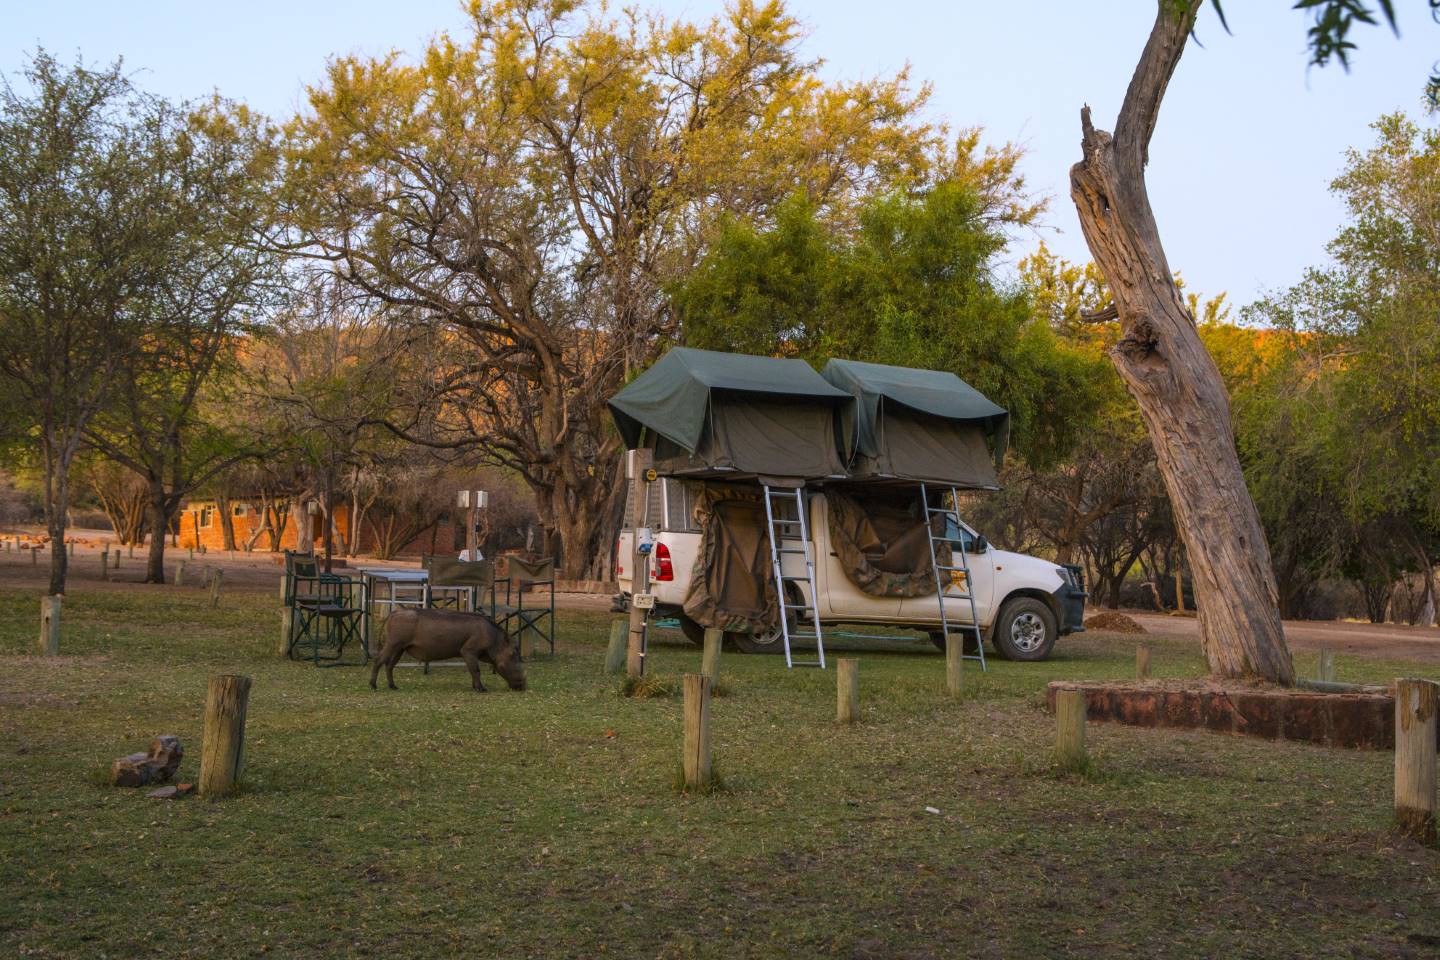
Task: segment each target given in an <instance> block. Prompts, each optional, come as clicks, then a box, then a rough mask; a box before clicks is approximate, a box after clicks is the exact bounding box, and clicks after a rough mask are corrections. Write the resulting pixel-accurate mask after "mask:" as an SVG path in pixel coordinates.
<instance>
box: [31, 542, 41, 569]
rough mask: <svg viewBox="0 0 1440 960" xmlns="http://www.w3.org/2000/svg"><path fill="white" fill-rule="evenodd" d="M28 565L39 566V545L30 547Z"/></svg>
mask: <svg viewBox="0 0 1440 960" xmlns="http://www.w3.org/2000/svg"><path fill="white" fill-rule="evenodd" d="M30 566H32V567H38V566H40V548H39V547H36V546H32V547H31V548H30Z"/></svg>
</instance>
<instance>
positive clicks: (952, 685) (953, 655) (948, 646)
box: [945, 633, 965, 697]
mask: <svg viewBox="0 0 1440 960" xmlns="http://www.w3.org/2000/svg"><path fill="white" fill-rule="evenodd" d="M964 667H965V638H964V637H963V636H961V635H960V634H958V633H947V634H945V692H946V693H948V694H949V695H950V696H952V697H958V696H960V693H961V691H962V690H963V689H964V680H965V673H964Z"/></svg>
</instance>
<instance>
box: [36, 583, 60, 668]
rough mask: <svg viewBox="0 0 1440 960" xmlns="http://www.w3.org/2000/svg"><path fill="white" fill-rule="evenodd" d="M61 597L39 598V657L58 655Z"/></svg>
mask: <svg viewBox="0 0 1440 960" xmlns="http://www.w3.org/2000/svg"><path fill="white" fill-rule="evenodd" d="M62 599H64V598H63V597H41V598H40V655H41V656H42V657H58V656H59V655H60V601H61V600H62Z"/></svg>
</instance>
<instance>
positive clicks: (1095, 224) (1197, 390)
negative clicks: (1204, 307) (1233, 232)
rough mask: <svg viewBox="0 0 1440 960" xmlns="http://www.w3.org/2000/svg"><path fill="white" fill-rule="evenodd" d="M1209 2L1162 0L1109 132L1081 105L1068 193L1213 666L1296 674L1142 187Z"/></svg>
mask: <svg viewBox="0 0 1440 960" xmlns="http://www.w3.org/2000/svg"><path fill="white" fill-rule="evenodd" d="M1200 6H1201V0H1179V2H1177V0H1160V2H1159V3H1158V7H1159V12H1158V15H1157V17H1156V20H1155V26H1154V27H1153V29H1152V30H1151V32H1150V39H1149V41H1148V42H1147V43H1146V44H1145V51H1144V53H1142V54H1141V56H1140V63H1139V65H1138V66H1137V67H1136V68H1135V74H1134V76H1133V77H1132V78H1131V80H1130V87H1129V89H1128V90H1126V92H1125V102H1124V104H1123V106H1122V107H1121V108H1120V117H1119V119H1118V120H1117V121H1116V124H1115V133H1114V135H1113V136H1112V135H1111V134H1109V133H1106V132H1105V131H1103V130H1096V129H1095V128H1094V126H1092V124H1091V122H1090V108H1089V107H1088V106H1087V107H1085V108H1084V109H1083V110H1082V111H1081V114H1080V122H1081V126H1082V127H1083V130H1084V137H1083V139H1082V141H1081V145H1082V149H1083V153H1084V159H1083V160H1081V161H1080V162H1079V163H1077V164H1076V165H1075V166H1074V167H1072V168H1071V170H1070V195H1071V197H1072V198H1073V199H1074V201H1075V206H1076V209H1077V211H1078V212H1079V215H1080V226H1081V229H1082V230H1083V231H1084V233H1085V241H1086V243H1087V244H1088V245H1089V247H1090V253H1091V254H1092V255H1093V256H1094V257H1095V262H1096V264H1097V265H1098V266H1099V267H1100V270H1101V272H1102V273H1103V274H1104V275H1105V280H1106V282H1107V284H1108V285H1109V287H1110V292H1111V294H1112V296H1113V297H1114V304H1115V305H1114V307H1112V308H1110V309H1109V310H1107V311H1105V312H1103V313H1102V314H1101V315H1100V316H1099V317H1097V318H1096V319H1119V321H1120V326H1121V332H1122V334H1123V336H1122V339H1121V340H1120V342H1119V343H1117V344H1116V345H1115V346H1114V347H1113V348H1112V349H1111V352H1110V357H1111V359H1112V360H1113V361H1114V363H1115V368H1116V370H1117V371H1119V373H1120V377H1121V379H1122V380H1123V381H1124V382H1125V385H1126V387H1127V388H1128V389H1129V391H1130V395H1131V396H1133V397H1134V398H1135V402H1136V403H1137V404H1138V405H1139V407H1140V413H1141V416H1142V418H1143V419H1144V421H1145V426H1146V429H1147V431H1148V432H1149V435H1150V439H1151V441H1152V443H1154V445H1155V454H1156V459H1157V461H1158V463H1159V467H1160V474H1161V476H1162V477H1163V478H1164V481H1165V488H1166V490H1167V491H1168V492H1169V494H1170V503H1171V505H1172V506H1173V507H1174V511H1175V522H1176V527H1177V528H1178V530H1179V531H1180V534H1181V537H1182V538H1183V540H1184V543H1185V549H1186V551H1187V553H1188V554H1189V557H1190V575H1191V578H1192V582H1193V589H1194V593H1195V602H1196V606H1197V608H1198V609H1199V615H1200V616H1199V620H1200V635H1201V641H1202V643H1203V645H1204V648H1205V656H1206V658H1207V659H1208V660H1209V662H1210V670H1211V672H1212V673H1213V674H1215V675H1217V676H1222V677H1260V678H1263V679H1266V680H1271V681H1274V682H1276V683H1281V684H1287V685H1288V684H1291V683H1293V682H1294V680H1295V669H1294V665H1293V664H1292V663H1291V660H1290V651H1289V648H1288V647H1286V645H1285V635H1284V633H1283V631H1282V629H1281V625H1280V611H1279V607H1278V593H1277V590H1276V587H1275V573H1274V570H1273V569H1272V567H1271V564H1270V548H1269V545H1268V544H1267V543H1266V540H1265V533H1264V531H1263V530H1262V529H1261V526H1260V517H1259V514H1258V512H1257V511H1256V509H1255V503H1254V501H1253V500H1251V498H1250V493H1249V491H1248V490H1247V489H1246V487H1245V478H1244V477H1243V475H1242V474H1241V472H1240V461H1239V459H1238V457H1237V456H1236V454H1235V437H1234V434H1233V432H1232V430H1231V425H1230V403H1229V398H1228V397H1227V396H1226V393H1225V386H1224V384H1223V383H1222V382H1221V379H1220V372H1219V371H1218V370H1217V369H1216V367H1215V363H1214V361H1213V360H1212V359H1211V358H1210V355H1209V354H1208V353H1207V352H1206V351H1205V346H1204V345H1203V344H1202V343H1201V342H1200V336H1199V334H1198V333H1197V331H1196V329H1195V320H1194V318H1193V317H1192V316H1191V314H1190V311H1189V310H1188V309H1187V308H1186V306H1185V300H1184V298H1183V297H1182V296H1181V294H1180V290H1179V288H1178V287H1177V286H1176V285H1175V281H1174V275H1173V272H1172V271H1171V269H1170V264H1169V263H1168V262H1167V260H1166V257H1165V250H1164V248H1163V247H1162V246H1161V243H1160V232H1159V228H1158V227H1157V226H1156V224H1155V215H1154V213H1153V212H1152V211H1151V209H1150V198H1149V196H1148V194H1147V193H1146V189H1145V164H1146V162H1147V160H1148V159H1149V157H1148V152H1149V144H1150V136H1151V134H1152V133H1153V132H1154V130H1155V123H1156V120H1157V118H1158V117H1159V113H1160V102H1161V100H1162V99H1163V98H1164V96H1165V88H1166V87H1167V86H1168V85H1169V83H1170V77H1171V75H1172V74H1173V73H1174V72H1175V66H1176V64H1178V63H1179V62H1180V56H1181V54H1182V53H1184V50H1185V43H1186V40H1187V38H1188V37H1189V35H1190V30H1191V27H1192V26H1193V25H1194V23H1195V16H1196V13H1197V12H1198V11H1199V9H1200Z"/></svg>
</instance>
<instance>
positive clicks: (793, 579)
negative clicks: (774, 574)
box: [780, 573, 810, 583]
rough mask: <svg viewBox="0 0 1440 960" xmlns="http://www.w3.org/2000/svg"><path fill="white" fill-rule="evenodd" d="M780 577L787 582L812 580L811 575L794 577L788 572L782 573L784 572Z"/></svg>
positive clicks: (807, 581)
mask: <svg viewBox="0 0 1440 960" xmlns="http://www.w3.org/2000/svg"><path fill="white" fill-rule="evenodd" d="M780 579H781V580H784V581H785V582H786V583H809V582H810V578H809V577H792V576H791V575H790V574H788V573H782V574H780Z"/></svg>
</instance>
